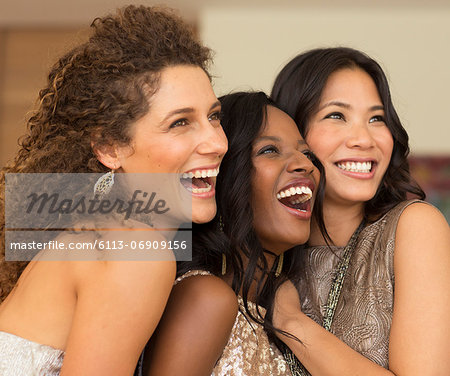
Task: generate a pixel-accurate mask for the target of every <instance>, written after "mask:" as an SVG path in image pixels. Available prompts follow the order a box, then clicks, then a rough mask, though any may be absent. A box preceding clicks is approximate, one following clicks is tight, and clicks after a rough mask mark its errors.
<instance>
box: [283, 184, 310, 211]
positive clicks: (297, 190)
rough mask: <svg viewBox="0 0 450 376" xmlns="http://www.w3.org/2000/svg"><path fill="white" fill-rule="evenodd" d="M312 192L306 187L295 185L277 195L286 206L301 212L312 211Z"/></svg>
mask: <svg viewBox="0 0 450 376" xmlns="http://www.w3.org/2000/svg"><path fill="white" fill-rule="evenodd" d="M311 198H312V190H311V188H309V187H307V186H305V185H295V186H291V187H289V188H284V189H283V190H281V191H280V192H278V193H277V199H278V201H280V202H281V203H282V204H283V205H284V206H287V207H288V208H291V209H295V210H298V211H301V212H308V211H310V210H311Z"/></svg>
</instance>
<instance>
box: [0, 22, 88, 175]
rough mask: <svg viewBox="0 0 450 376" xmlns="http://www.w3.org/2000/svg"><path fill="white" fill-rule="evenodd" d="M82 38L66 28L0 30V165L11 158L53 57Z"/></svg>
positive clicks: (76, 32)
mask: <svg viewBox="0 0 450 376" xmlns="http://www.w3.org/2000/svg"><path fill="white" fill-rule="evenodd" d="M86 36H87V33H86V31H84V32H83V31H78V30H74V29H66V28H58V29H30V28H24V29H5V30H3V31H0V166H3V165H4V164H5V163H6V162H7V161H8V160H9V159H11V158H12V157H13V156H14V154H15V152H16V150H17V148H18V143H17V139H18V138H19V137H20V136H21V135H23V134H24V132H25V129H26V119H27V118H28V117H29V114H30V111H31V110H32V109H33V107H34V104H35V102H36V99H37V96H38V93H39V90H40V89H41V88H42V87H43V86H44V84H45V82H46V75H47V74H48V72H49V70H50V67H51V66H52V64H53V63H54V62H55V61H56V57H58V56H60V55H62V54H63V52H64V51H65V50H66V49H68V48H70V47H71V46H73V45H74V43H76V41H80V40H83V38H86Z"/></svg>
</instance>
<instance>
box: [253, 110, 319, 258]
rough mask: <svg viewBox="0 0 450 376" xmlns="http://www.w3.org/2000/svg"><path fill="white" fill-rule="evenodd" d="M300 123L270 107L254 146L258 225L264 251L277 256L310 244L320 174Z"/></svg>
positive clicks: (254, 188)
mask: <svg viewBox="0 0 450 376" xmlns="http://www.w3.org/2000/svg"><path fill="white" fill-rule="evenodd" d="M310 156H311V152H310V150H309V148H308V146H307V145H306V143H305V141H304V140H303V138H302V137H301V136H300V133H299V131H298V129H297V126H296V125H295V123H294V121H293V120H292V119H291V118H290V117H289V116H288V115H286V114H285V113H284V112H282V111H281V110H279V109H277V108H275V107H272V106H268V107H267V119H266V125H265V127H264V128H263V130H262V132H261V133H260V135H259V136H258V137H257V138H256V140H255V141H254V142H253V150H252V161H253V167H254V171H253V175H252V208H253V225H254V228H255V231H256V234H257V235H258V238H259V240H260V242H261V244H262V246H263V247H264V248H265V249H267V250H269V251H271V252H274V253H277V254H280V253H282V252H283V251H285V250H287V249H289V248H291V247H293V246H294V245H297V244H303V243H305V242H306V241H307V240H308V238H309V231H310V219H311V209H312V203H313V201H314V197H315V188H316V186H317V185H318V183H319V178H320V175H319V172H318V170H317V169H316V168H315V167H314V165H313V164H312V162H311V160H310V159H309V157H310Z"/></svg>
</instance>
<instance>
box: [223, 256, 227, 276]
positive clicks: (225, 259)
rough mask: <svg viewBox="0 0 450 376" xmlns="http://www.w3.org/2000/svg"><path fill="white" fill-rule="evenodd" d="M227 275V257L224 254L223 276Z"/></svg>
mask: <svg viewBox="0 0 450 376" xmlns="http://www.w3.org/2000/svg"><path fill="white" fill-rule="evenodd" d="M225 274H227V256H225V253H222V275H225Z"/></svg>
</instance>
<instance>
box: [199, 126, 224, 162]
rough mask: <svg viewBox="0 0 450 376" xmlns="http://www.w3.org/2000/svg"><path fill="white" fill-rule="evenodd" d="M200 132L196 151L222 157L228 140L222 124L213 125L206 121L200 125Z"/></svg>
mask: <svg viewBox="0 0 450 376" xmlns="http://www.w3.org/2000/svg"><path fill="white" fill-rule="evenodd" d="M201 132H202V133H201V136H200V139H199V144H198V147H197V151H198V152H199V153H200V154H211V155H216V156H218V157H219V158H220V157H223V155H224V154H225V153H226V152H227V150H228V140H227V137H226V136H225V132H224V131H223V129H222V126H220V125H218V126H214V125H213V124H211V123H210V122H209V121H208V122H206V123H205V125H204V126H203V127H202V131H201Z"/></svg>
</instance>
